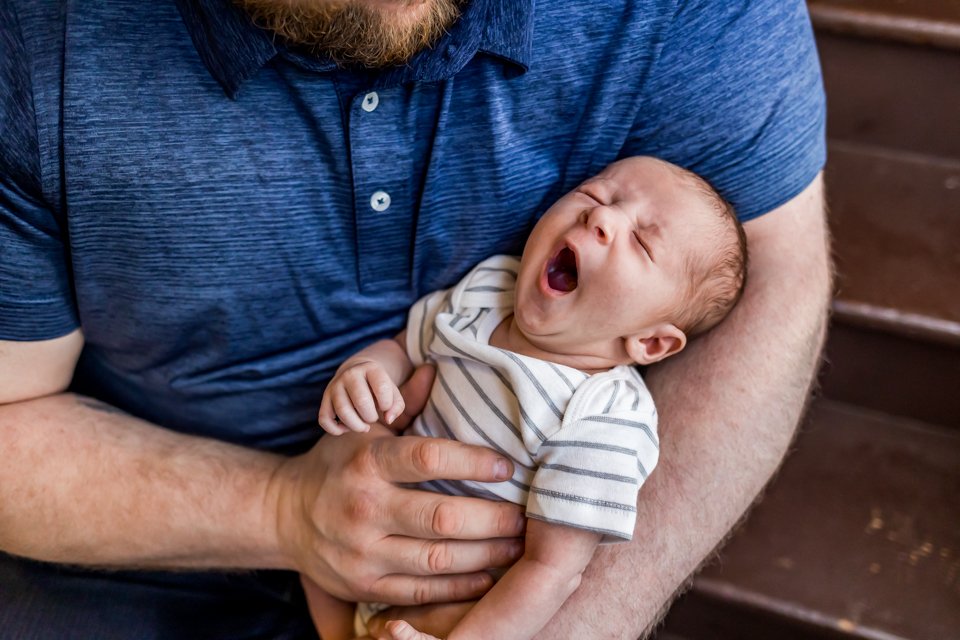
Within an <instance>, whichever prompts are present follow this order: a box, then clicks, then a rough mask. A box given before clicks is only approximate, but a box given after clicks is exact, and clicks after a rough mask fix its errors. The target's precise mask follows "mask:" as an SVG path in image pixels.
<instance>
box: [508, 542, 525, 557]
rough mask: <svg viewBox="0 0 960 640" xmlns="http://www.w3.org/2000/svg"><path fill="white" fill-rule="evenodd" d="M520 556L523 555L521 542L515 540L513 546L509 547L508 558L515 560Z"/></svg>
mask: <svg viewBox="0 0 960 640" xmlns="http://www.w3.org/2000/svg"><path fill="white" fill-rule="evenodd" d="M522 555H523V542H521V541H520V540H516V541H514V542H513V544H511V545H510V557H511V558H514V559H516V558H519V557H520V556H522Z"/></svg>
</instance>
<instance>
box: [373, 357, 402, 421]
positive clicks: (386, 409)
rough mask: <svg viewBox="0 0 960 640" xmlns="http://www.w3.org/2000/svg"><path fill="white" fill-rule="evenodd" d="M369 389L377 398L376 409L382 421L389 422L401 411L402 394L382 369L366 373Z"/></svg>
mask: <svg viewBox="0 0 960 640" xmlns="http://www.w3.org/2000/svg"><path fill="white" fill-rule="evenodd" d="M367 379H368V381H369V383H370V389H371V390H372V391H373V395H374V397H375V398H376V400H377V409H379V411H380V415H382V416H383V421H384V423H386V424H390V423H391V422H393V421H394V420H396V419H397V416H398V415H400V414H401V413H402V412H403V396H401V395H400V389H398V388H397V385H395V384H394V383H393V380H391V379H390V376H388V375H387V372H386V371H384V370H383V369H374V370H372V371H370V373H369V374H367Z"/></svg>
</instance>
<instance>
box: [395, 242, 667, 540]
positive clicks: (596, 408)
mask: <svg viewBox="0 0 960 640" xmlns="http://www.w3.org/2000/svg"><path fill="white" fill-rule="evenodd" d="M519 264H520V263H519V260H518V259H517V258H514V257H510V256H495V257H493V258H489V259H487V260H485V261H484V262H482V263H480V264H479V265H478V266H477V267H475V268H474V269H473V271H471V272H470V273H469V274H467V276H466V277H465V278H464V279H463V280H462V281H461V282H460V283H459V284H458V285H457V286H456V287H454V288H453V289H450V290H447V291H439V292H435V293H432V294H430V295H427V296H426V297H424V298H422V299H421V300H420V301H418V302H417V304H415V305H414V306H413V308H412V309H411V311H410V316H409V322H408V325H407V351H408V355H409V356H410V358H411V359H412V360H413V362H414V363H415V364H417V365H420V364H422V363H424V362H433V363H435V364H436V366H437V378H436V381H435V382H434V385H433V390H432V392H431V396H430V400H429V402H428V403H427V407H426V409H425V410H424V412H423V414H422V415H421V416H420V417H419V418H418V419H417V420H416V421H415V423H414V424H413V425H412V426H411V428H410V430H409V431H408V432H409V433H412V434H415V435H427V436H434V437H441V438H453V439H455V440H458V441H461V442H466V443H469V444H478V445H483V446H487V447H491V448H493V449H496V450H497V451H500V452H501V453H503V454H504V455H506V456H507V457H509V458H510V459H512V460H513V462H514V464H515V469H516V471H515V473H514V475H513V477H512V478H511V479H510V480H509V481H506V482H501V483H496V484H483V483H477V482H459V481H458V482H446V481H445V482H432V483H429V484H428V485H427V488H430V489H433V490H435V491H440V492H443V493H448V494H453V495H472V496H482V497H488V498H498V499H503V500H509V501H511V502H515V503H517V504H525V505H526V506H527V515H528V517H531V518H536V519H539V520H545V521H548V522H556V523H559V524H564V525H569V526H574V527H578V528H582V529H589V530H591V531H597V532H600V533H603V534H604V542H617V541H624V540H630V539H631V537H632V535H633V527H634V521H635V519H636V498H637V491H638V490H639V488H640V485H642V484H643V482H644V480H646V478H647V475H648V474H649V473H650V471H651V470H652V469H653V467H654V465H656V463H657V459H658V455H659V451H660V445H659V440H658V437H657V413H656V409H655V408H654V406H653V401H652V399H651V397H650V393H649V392H648V391H647V388H646V385H644V383H643V379H642V378H641V377H640V374H639V373H638V372H637V371H636V369H635V368H633V367H630V366H619V367H615V368H614V369H611V370H609V371H606V372H603V373H599V374H594V375H588V374H586V373H583V372H582V371H579V370H577V369H573V368H570V367H566V366H563V365H559V364H554V363H551V362H547V361H544V360H537V359H534V358H530V357H527V356H523V355H519V354H516V353H511V352H509V351H505V350H502V349H498V348H496V347H492V346H491V345H490V344H489V340H490V336H491V334H492V333H493V331H494V329H496V328H497V326H498V325H499V324H500V323H501V322H502V321H503V320H504V319H506V318H507V317H509V316H510V315H511V314H512V313H513V300H514V287H515V282H516V276H517V270H518V268H519Z"/></svg>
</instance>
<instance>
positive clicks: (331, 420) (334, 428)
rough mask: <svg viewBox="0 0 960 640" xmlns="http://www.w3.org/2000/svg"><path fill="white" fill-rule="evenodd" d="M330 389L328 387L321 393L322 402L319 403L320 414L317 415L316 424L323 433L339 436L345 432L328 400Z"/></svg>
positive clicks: (331, 403) (331, 402) (330, 401)
mask: <svg viewBox="0 0 960 640" xmlns="http://www.w3.org/2000/svg"><path fill="white" fill-rule="evenodd" d="M330 396H331V389H330V387H329V386H328V387H327V390H326V391H324V392H323V400H321V401H320V412H319V413H318V414H317V422H319V423H320V426H321V427H322V428H323V430H324V431H326V432H327V433H329V434H330V435H332V436H339V435H341V434H343V433H345V432H346V429H344V428H343V425H341V424H340V422H339V420H337V413H336V412H335V411H334V410H333V401H332V400H331V399H330Z"/></svg>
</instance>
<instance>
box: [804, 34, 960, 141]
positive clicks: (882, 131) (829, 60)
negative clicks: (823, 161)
mask: <svg viewBox="0 0 960 640" xmlns="http://www.w3.org/2000/svg"><path fill="white" fill-rule="evenodd" d="M817 46H818V48H819V50H820V59H821V62H822V65H823V72H824V84H825V86H826V91H827V97H828V119H827V122H828V125H827V127H828V133H829V135H830V137H832V138H837V139H842V140H847V141H852V142H859V143H863V144H869V145H877V146H883V147H889V148H892V149H903V150H909V151H914V152H917V153H923V154H931V155H936V156H945V157H952V158H960V115H958V114H960V52H958V51H950V50H945V49H938V48H933V47H918V46H911V45H907V44H901V43H896V42H886V41H877V40H866V39H861V38H857V37H852V36H850V37H848V36H841V35H835V34H831V33H825V32H824V31H823V30H820V31H818V33H817Z"/></svg>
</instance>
